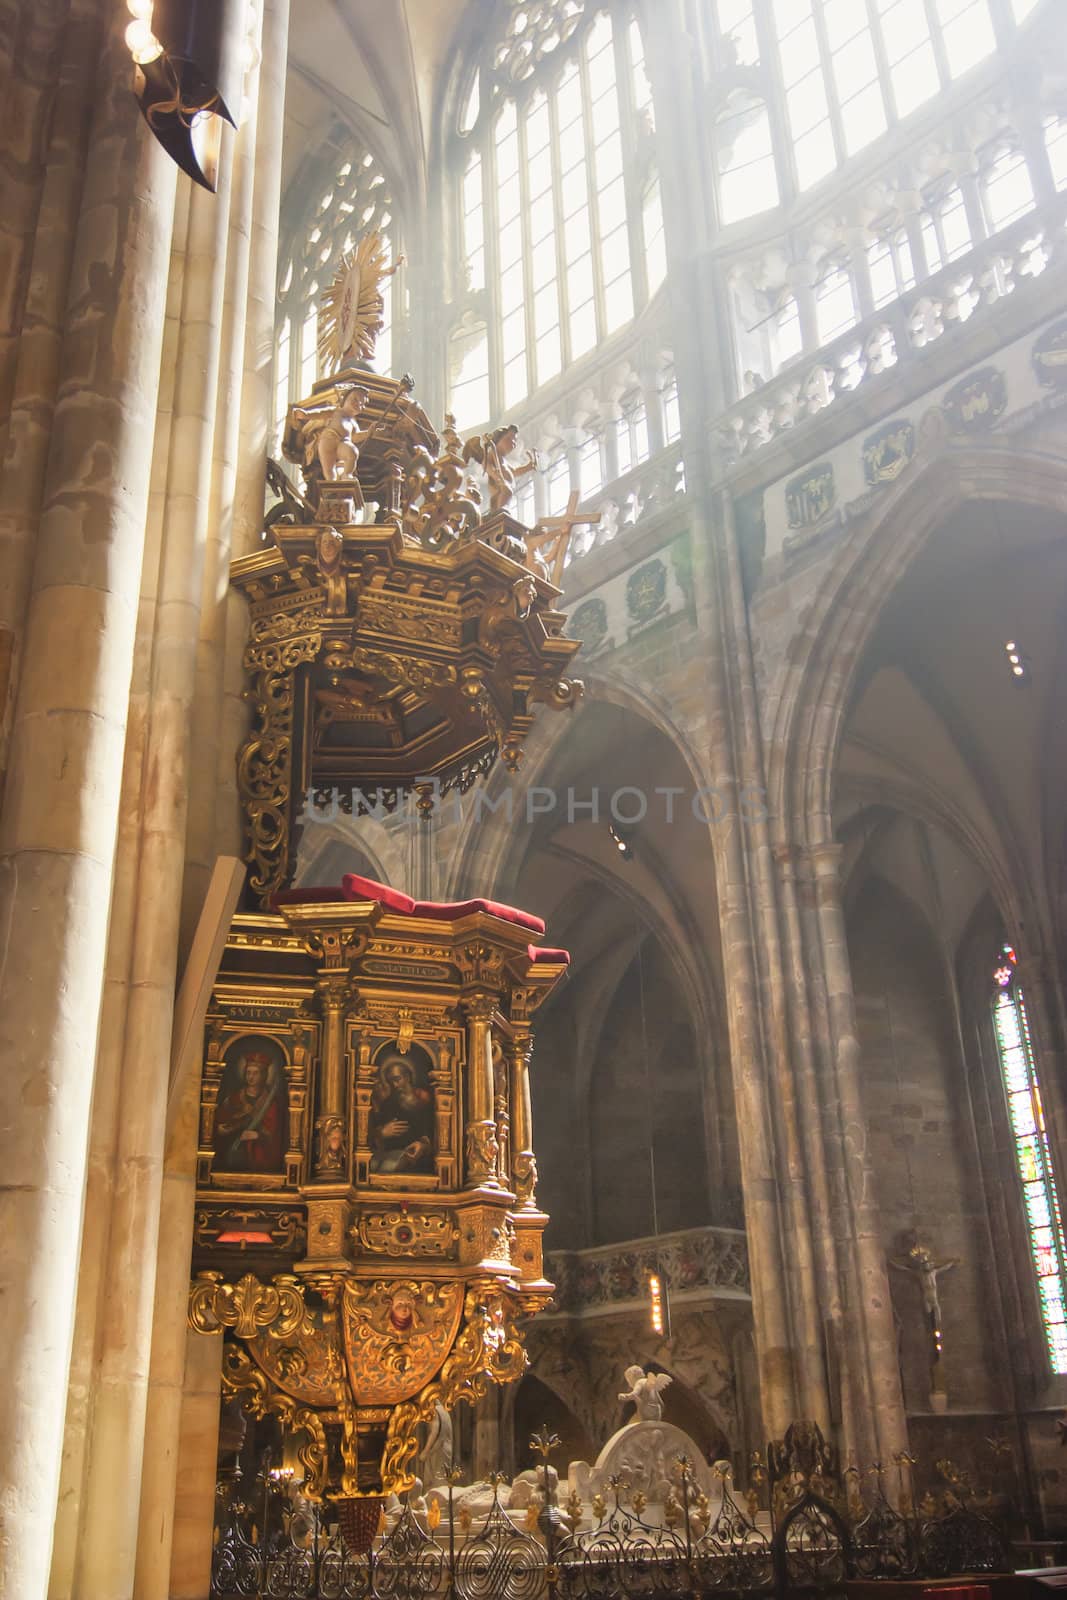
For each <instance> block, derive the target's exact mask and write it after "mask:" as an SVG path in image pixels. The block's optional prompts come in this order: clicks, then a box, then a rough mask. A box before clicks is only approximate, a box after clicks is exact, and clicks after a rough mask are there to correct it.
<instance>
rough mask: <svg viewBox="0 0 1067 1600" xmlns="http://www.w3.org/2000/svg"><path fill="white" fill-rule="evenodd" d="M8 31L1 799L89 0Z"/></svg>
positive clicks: (52, 381)
mask: <svg viewBox="0 0 1067 1600" xmlns="http://www.w3.org/2000/svg"><path fill="white" fill-rule="evenodd" d="M5 9H6V8H5ZM14 9H15V10H16V11H17V10H18V7H17V5H16V6H15V8H14ZM24 9H25V8H24ZM10 30H11V31H10V33H9V32H7V30H6V27H5V22H4V18H3V14H2V12H0V39H2V40H3V43H2V44H0V51H3V50H4V49H5V47H6V48H7V49H9V50H11V51H14V50H15V49H16V47H17V48H18V64H17V74H16V78H15V81H14V82H12V84H11V85H10V91H9V92H7V91H5V96H6V99H7V105H8V110H9V114H10V123H9V124H8V125H9V126H11V127H13V128H16V127H17V128H19V129H20V135H19V139H18V150H17V151H16V150H15V149H14V148H10V149H9V150H8V151H7V153H6V156H5V165H4V205H3V208H2V213H0V280H2V282H3V285H4V287H3V290H2V291H0V460H2V470H0V567H2V568H3V572H4V582H3V584H2V585H0V798H2V795H3V783H4V773H5V771H6V766H7V748H8V739H9V735H10V725H11V715H12V712H13V709H14V697H15V689H16V686H17V682H18V672H19V666H20V662H21V645H22V630H23V626H24V623H25V614H26V606H27V603H28V600H29V591H30V583H31V580H32V576H33V559H34V551H35V536H36V530H37V521H38V518H39V516H40V511H41V496H42V493H43V491H44V477H45V469H46V466H47V462H48V450H49V441H50V438H51V432H52V419H53V415H54V411H55V404H56V393H57V384H58V381H59V361H60V351H61V348H62V343H63V330H64V321H65V313H66V308H67V298H68V294H69V290H70V272H71V262H72V259H73V253H74V241H75V235H76V232H77V224H78V205H79V200H80V196H81V191H82V187H83V185H84V182H85V162H86V155H87V151H88V145H89V140H88V137H87V135H88V129H89V125H90V122H91V118H92V105H93V89H94V79H93V74H92V73H91V72H86V70H85V63H86V62H87V61H96V60H98V59H99V56H100V51H101V48H102V43H103V25H102V17H101V7H100V5H99V0H76V3H75V4H73V5H70V6H68V5H66V4H64V5H59V4H56V3H55V0H53V3H51V4H50V5H45V6H35V7H33V8H32V9H31V11H30V14H29V15H28V16H27V17H26V27H25V29H24V30H22V32H21V36H19V30H18V29H17V28H16V19H15V17H14V16H12V17H11V18H10Z"/></svg>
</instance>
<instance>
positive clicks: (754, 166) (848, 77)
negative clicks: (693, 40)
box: [708, 0, 1038, 222]
mask: <svg viewBox="0 0 1067 1600" xmlns="http://www.w3.org/2000/svg"><path fill="white" fill-rule="evenodd" d="M708 4H709V5H710V7H711V11H712V23H713V48H714V53H715V65H716V68H717V69H718V71H719V72H720V73H721V74H723V75H724V78H725V81H726V83H727V85H729V74H731V73H732V72H734V71H736V70H737V69H743V72H742V73H739V76H740V77H742V78H743V82H744V85H745V88H744V90H743V91H739V90H735V89H731V88H729V87H727V91H726V92H727V94H728V96H733V97H735V100H736V96H737V95H738V93H741V95H742V104H743V106H744V113H743V115H742V113H741V111H739V110H738V109H731V106H730V102H729V100H728V102H727V106H726V109H725V110H724V111H722V112H721V113H720V114H719V115H718V116H717V119H716V145H717V150H716V158H717V166H718V171H719V200H720V216H721V220H722V221H723V222H732V221H737V220H740V219H741V218H742V217H745V216H751V215H753V214H754V213H755V212H757V211H759V210H764V209H767V208H768V207H769V206H773V205H774V204H776V203H777V195H776V189H781V190H782V191H783V193H786V192H789V191H793V192H796V193H803V192H804V191H805V190H807V189H810V188H811V187H812V186H813V185H814V184H816V183H818V182H819V180H820V179H822V178H825V177H827V176H828V174H829V173H831V172H833V171H834V170H835V169H836V168H837V167H839V166H840V165H841V164H842V163H843V162H845V161H847V160H848V159H849V158H850V157H851V156H854V155H858V154H859V152H860V151H861V150H865V149H866V148H867V147H868V146H869V145H870V144H872V143H873V142H874V141H875V140H876V139H878V138H879V137H880V136H881V135H882V134H883V133H885V132H886V131H887V130H888V129H889V128H890V127H892V126H893V124H894V123H896V122H899V121H900V120H901V119H902V118H905V117H907V116H910V114H911V113H912V112H913V111H916V110H917V109H918V108H919V107H920V106H923V105H928V104H929V103H930V102H931V101H932V100H933V99H934V98H935V96H936V95H938V94H939V93H940V92H941V91H942V90H943V89H945V88H947V86H948V85H949V84H950V83H952V82H953V81H954V80H955V79H957V78H960V77H962V76H963V74H964V73H966V72H968V71H969V70H970V69H971V68H972V67H974V66H977V65H978V63H979V62H981V61H985V60H987V59H988V58H989V57H991V56H992V55H993V54H994V52H995V51H996V49H997V43H998V40H997V31H996V27H995V26H994V18H995V16H997V17H999V27H1000V28H1001V30H1002V33H1009V32H1010V31H1011V30H1012V29H1013V28H1014V27H1015V26H1016V25H1017V24H1019V23H1021V22H1023V21H1024V20H1025V19H1026V18H1027V17H1028V16H1029V14H1030V12H1031V11H1032V10H1034V9H1036V7H1037V4H1038V0H1012V9H1011V11H1010V12H1009V11H1007V9H1006V8H1004V7H997V6H996V5H995V3H994V0H708ZM761 39H762V40H763V41H764V47H763V58H762V60H761V46H760V40H761ZM772 41H773V48H772V47H771V42H772ZM768 98H770V99H773V100H774V101H776V102H777V103H778V104H779V106H780V108H781V117H780V120H779V127H780V131H781V135H782V138H781V140H780V143H779V147H778V149H777V150H776V152H775V155H776V158H777V182H775V180H774V177H773V175H772V173H771V172H770V170H769V158H770V127H769V123H768V122H767V120H766V112H765V111H763V109H762V105H763V101H764V100H765V99H768ZM746 174H747V175H748V176H749V177H750V178H751V180H752V187H751V188H748V187H746V186H745V185H744V181H743V179H744V176H745V175H746Z"/></svg>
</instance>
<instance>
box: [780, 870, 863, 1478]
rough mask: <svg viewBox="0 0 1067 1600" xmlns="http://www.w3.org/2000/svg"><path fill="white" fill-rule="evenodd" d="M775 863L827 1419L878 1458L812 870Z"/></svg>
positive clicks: (853, 1451)
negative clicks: (830, 1131)
mask: <svg viewBox="0 0 1067 1600" xmlns="http://www.w3.org/2000/svg"><path fill="white" fill-rule="evenodd" d="M775 860H776V863H777V867H778V875H779V884H780V898H781V906H782V923H783V930H782V931H783V940H784V943H785V947H786V951H787V957H786V961H785V968H786V974H787V978H788V982H789V987H790V991H791V1004H790V1018H791V1027H790V1038H791V1041H792V1053H793V1070H794V1076H795V1079H796V1084H797V1107H798V1112H799V1118H800V1128H801V1134H802V1138H803V1148H804V1169H805V1176H806V1178H807V1185H808V1194H809V1197H810V1201H809V1203H810V1207H811V1219H812V1237H813V1243H814V1248H815V1266H816V1274H817V1282H818V1290H819V1308H820V1311H821V1313H822V1328H823V1335H824V1339H825V1344H826V1349H827V1367H828V1370H827V1374H826V1381H827V1389H828V1398H829V1402H830V1419H831V1421H835V1420H836V1421H838V1422H839V1423H840V1427H841V1439H840V1443H841V1450H842V1458H843V1459H844V1460H846V1461H847V1460H848V1459H849V1458H850V1456H851V1457H853V1458H854V1459H855V1460H857V1461H870V1460H873V1459H874V1457H875V1454H876V1447H875V1442H874V1433H873V1425H872V1408H871V1403H870V1395H869V1391H868V1388H867V1381H866V1380H867V1367H866V1362H865V1361H864V1360H863V1359H862V1358H861V1357H859V1356H858V1351H857V1340H856V1339H851V1338H849V1337H847V1333H846V1329H847V1327H848V1324H847V1322H846V1318H845V1310H844V1305H843V1303H842V1281H843V1280H844V1281H847V1275H848V1268H849V1263H848V1261H847V1260H846V1261H845V1262H839V1261H838V1253H837V1247H836V1236H835V1228H834V1207H833V1193H832V1187H833V1186H832V1184H831V1181H830V1173H829V1168H830V1162H829V1161H828V1155H827V1148H826V1142H825V1140H826V1135H827V1128H826V1124H825V1122H824V1117H823V1106H822V1100H823V1095H822V1093H821V1084H820V1074H819V1070H818V1068H819V1062H820V1061H823V1060H826V1058H827V1057H828V1056H829V1053H830V1052H829V1049H828V1039H824V1038H822V1036H821V1034H820V1031H819V1029H818V1027H817V1022H816V1018H815V1016H814V1015H813V1006H812V997H811V993H810V990H809V980H810V974H811V971H812V970H813V969H814V970H817V967H818V962H819V956H818V933H817V930H814V933H813V932H812V930H810V929H809V927H808V925H807V923H806V922H803V921H802V919H801V901H803V903H804V908H805V912H806V913H810V912H811V910H812V909H813V905H814V894H813V890H812V885H811V879H810V875H809V874H805V873H802V871H801V867H802V863H801V861H799V860H798V855H797V852H796V851H795V850H794V849H792V848H791V847H790V846H786V845H782V846H779V847H777V848H776V850H775ZM809 920H810V918H809ZM838 1187H839V1188H840V1185H839V1186H838ZM849 1298H850V1299H851V1298H853V1297H852V1296H849ZM831 1352H832V1353H833V1354H831ZM835 1366H837V1367H839V1375H840V1381H839V1383H838V1385H837V1393H836V1394H835V1393H834V1392H833V1388H834V1379H835V1372H834V1370H833V1369H834V1367H835Z"/></svg>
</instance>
